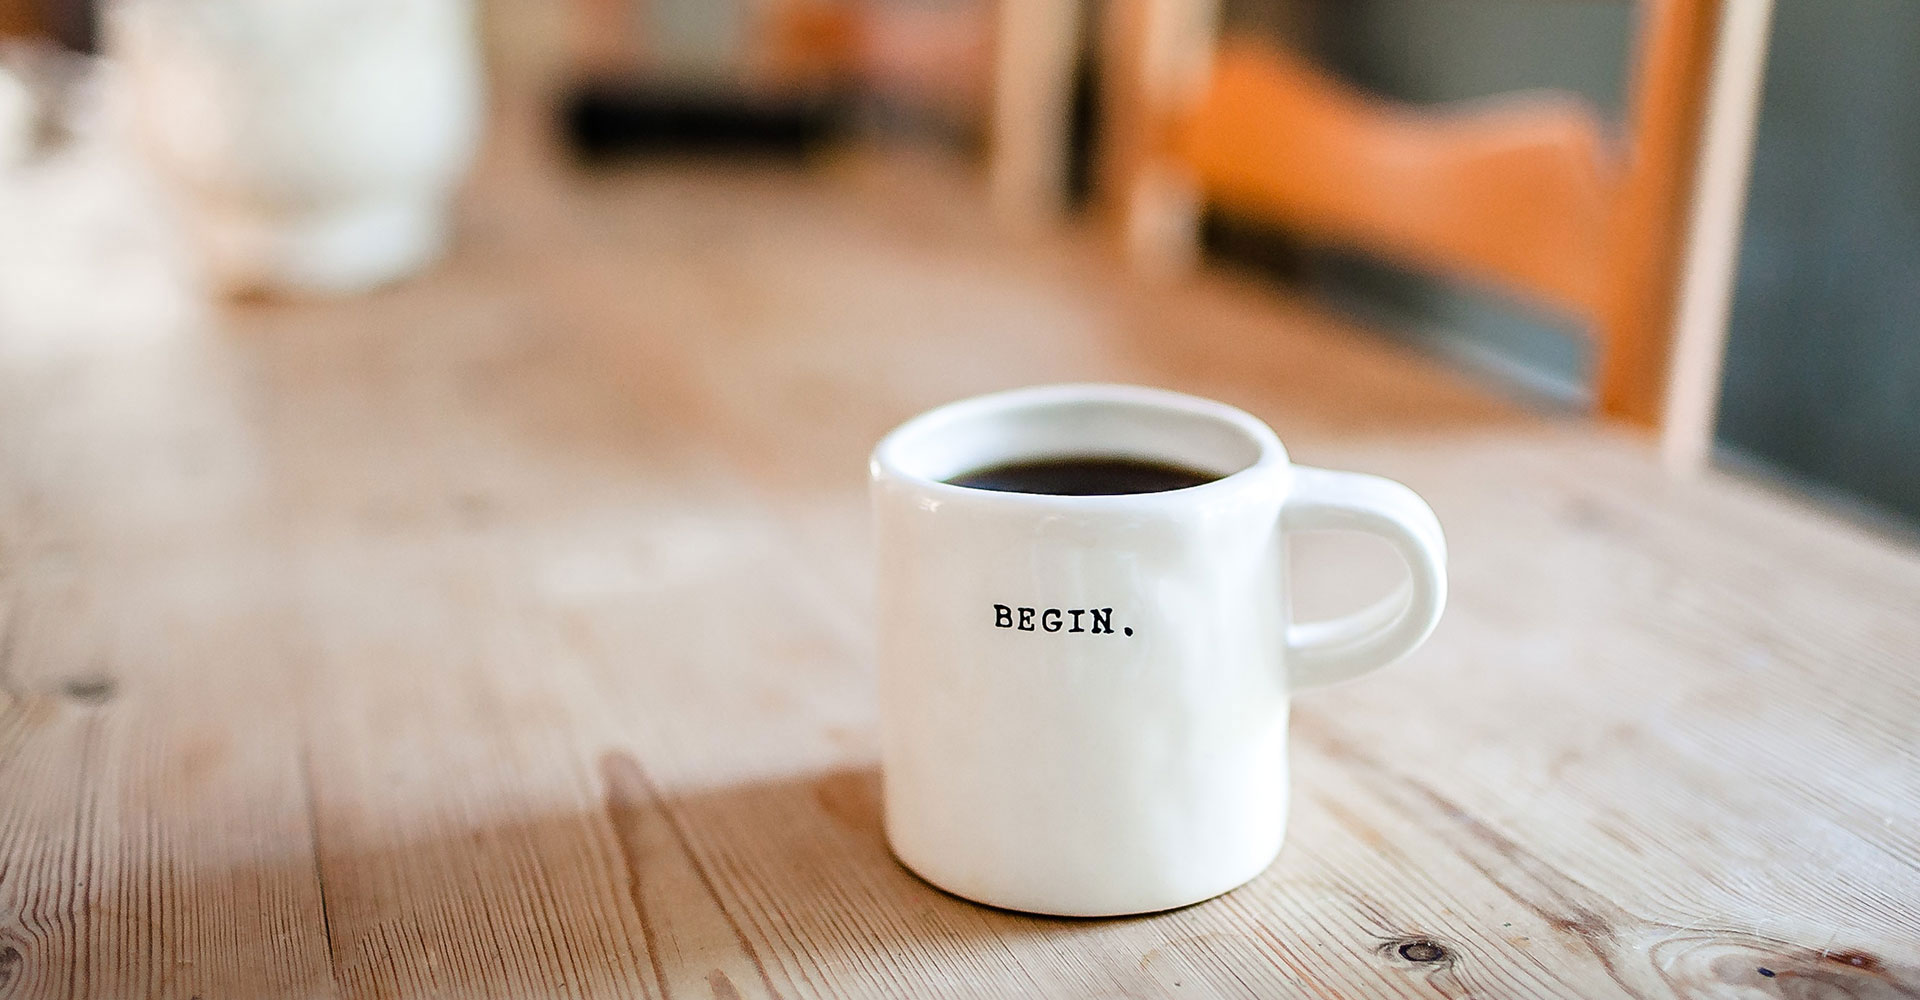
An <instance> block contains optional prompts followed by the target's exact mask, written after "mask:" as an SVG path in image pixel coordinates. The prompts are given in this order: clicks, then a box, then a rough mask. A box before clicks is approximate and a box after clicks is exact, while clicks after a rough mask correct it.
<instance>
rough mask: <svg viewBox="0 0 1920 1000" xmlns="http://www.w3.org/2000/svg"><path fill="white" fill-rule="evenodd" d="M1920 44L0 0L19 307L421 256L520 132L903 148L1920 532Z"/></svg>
mask: <svg viewBox="0 0 1920 1000" xmlns="http://www.w3.org/2000/svg"><path fill="white" fill-rule="evenodd" d="M1916 41H1920V5H1916V4H1914V3H1911V2H1909V0H1845V2H1839V3H1834V2H1827V0H1778V2H1777V3H1772V4H1762V3H1759V2H1757V0H1732V2H1731V3H1729V4H1727V5H1725V6H1724V8H1723V5H1720V4H1712V3H1705V2H1700V3H1685V2H1644V3H1632V2H1554V3H1540V2H1535V0H1343V2H1327V0H1224V2H1223V3H1220V4H1218V5H1215V4H1207V3H1184V4H1183V3H1176V2H1172V0H1126V2H1121V0H1105V2H1102V0H1090V2H1086V3H1060V2H1053V0H1048V2H1044V3H1033V4H1016V3H1005V4H1000V3H994V2H991V0H844V2H839V3H834V2H827V0H753V2H739V3H723V2H711V0H568V2H564V3H563V2H558V0H556V2H554V3H551V4H536V3H519V4H513V3H497V4H484V3H482V4H478V5H474V4H469V3H466V2H462V0H399V2H392V3H381V2H374V0H284V2H268V0H124V2H120V3H111V2H107V3H90V2H85V0H0V242H3V243H4V245H3V246H0V324H11V325H13V326H14V327H15V328H16V329H24V328H28V327H32V328H34V329H60V328H62V326H63V324H66V325H76V324H79V323H80V319H79V318H78V317H90V319H89V320H88V322H89V323H91V324H92V325H93V326H94V327H100V326H101V324H105V326H106V327H111V326H112V324H113V323H115V322H120V321H121V320H120V319H116V318H115V317H121V318H123V319H124V321H125V322H127V323H129V324H152V323H155V322H159V321H160V319H156V317H159V318H164V317H167V316H174V317H176V318H177V319H178V321H180V322H190V321H191V319H190V318H191V317H192V316H195V315H199V314H200V311H202V310H204V309H206V308H211V307H213V306H212V305H211V304H213V303H217V302H219V301H221V300H223V299H227V298H234V297H238V298H242V299H245V298H249V297H259V296H269V297H271V296H293V297H309V296H320V297H334V296H353V295H358V294H364V293H367V292H368V291H370V290H373V289H377V288H380V287H383V286H385V285H388V284H391V283H394V282H398V281H403V280H406V279H408V278H409V277H411V276H413V275H415V274H419V273H423V272H427V271H430V270H431V269H432V268H433V267H435V266H438V264H437V262H439V261H440V260H441V259H442V257H443V256H444V255H445V254H446V253H447V252H449V248H452V250H453V251H454V252H456V253H457V250H458V245H459V240H460V239H461V235H460V231H459V229H458V227H457V226H455V225H454V224H453V222H452V221H451V213H452V211H453V210H452V208H451V207H450V206H452V205H453V204H454V203H455V201H456V200H457V197H458V192H459V191H460V190H461V185H462V184H463V183H466V180H465V179H466V177H467V175H468V172H469V171H470V169H471V165H472V163H473V162H474V160H475V158H476V157H477V156H483V155H485V154H484V151H485V150H487V149H488V148H490V144H491V143H494V141H495V138H496V137H497V135H498V133H499V131H500V130H501V129H517V130H519V131H520V132H521V133H524V134H526V135H529V136H534V137H536V138H537V142H538V143H540V144H543V145H544V146H545V147H546V148H548V149H549V150H550V151H552V152H553V153H554V154H555V155H557V156H560V157H561V158H562V159H563V160H564V162H565V164H566V165H567V166H566V169H567V170H570V171H575V172H576V173H577V175H578V176H579V177H582V178H587V177H606V176H618V175H620V174H621V173H622V172H632V171H646V170H649V169H653V168H654V167H655V166H656V165H657V164H659V163H662V162H669V163H674V164H678V165H679V168H680V169H684V165H685V163H686V162H688V160H689V158H693V159H694V160H695V161H696V162H712V163H715V164H733V163H744V162H751V163H753V164H756V165H757V166H756V169H761V168H764V169H768V170H774V171H793V172H803V173H804V172H808V171H817V170H820V169H822V164H823V163H829V162H833V161H834V158H835V157H837V156H841V155H842V154H843V153H844V151H846V150H849V149H875V148H878V149H886V150H894V151H902V150H904V151H908V153H907V155H913V156H918V157H927V158H933V159H936V160H938V161H940V162H942V163H945V164H948V165H950V167H951V169H952V170H953V171H955V172H957V173H958V175H959V176H962V177H964V178H970V179H971V181H970V182H971V183H977V184H979V185H981V186H983V187H984V189H985V190H986V192H987V197H988V203H989V204H991V206H992V207H993V212H994V214H995V216H996V222H997V224H998V225H1000V226H1002V227H1003V230H1004V231H1005V232H1008V233H1012V234H1020V233H1034V232H1071V233H1075V234H1079V235H1080V236H1082V237H1084V239H1086V240H1088V241H1096V242H1102V243H1103V245H1111V246H1112V247H1113V249H1114V253H1115V256H1116V258H1117V259H1122V260H1125V261H1128V262H1129V263H1127V264H1126V265H1125V267H1126V270H1123V271H1119V272H1116V273H1119V274H1123V275H1130V276H1131V277H1127V278H1125V279H1123V280H1126V281H1129V282H1132V281H1139V282H1151V281H1159V280H1168V279H1167V278H1166V277H1165V274H1166V273H1167V272H1169V271H1173V272H1177V271H1179V270H1180V269H1182V268H1190V267H1191V266H1193V262H1194V253H1193V250H1194V248H1196V247H1197V248H1198V251H1199V257H1198V259H1199V260H1200V261H1201V262H1202V266H1204V267H1208V268H1214V269H1219V268H1227V269H1237V270H1239V271H1242V272H1244V273H1247V274H1251V275H1257V276H1258V279H1257V280H1259V281H1261V282H1271V283H1272V287H1273V288H1274V289H1275V290H1276V294H1286V295H1301V294H1304V295H1307V296H1311V297H1312V298H1314V299H1316V300H1318V301H1320V302H1322V303H1324V304H1325V305H1326V306H1327V307H1328V308H1330V309H1333V310H1336V311H1338V312H1340V313H1341V314H1343V315H1347V316H1351V317H1354V318H1356V319H1357V320H1359V321H1362V322H1364V324H1365V326H1366V328H1368V329H1370V330H1374V331H1377V332H1379V333H1380V334H1381V335H1383V336H1387V337H1392V338H1398V339H1400V340H1402V341H1404V342H1405V343H1408V344H1413V345H1417V346H1418V348H1419V349H1420V350H1422V351H1426V352H1429V353H1431V354H1433V355H1435V356H1438V357H1440V358H1442V359H1444V360H1445V362H1446V363H1447V364H1449V365H1452V366H1455V367H1457V368H1458V369H1459V370H1460V371H1463V372H1469V373H1472V374H1473V376H1474V377H1475V378H1478V379H1480V380H1482V381H1483V383H1484V384H1485V385H1487V386H1489V387H1491V389H1492V391H1494V392H1496V393H1499V394H1502V395H1505V396H1508V397H1510V398H1512V399H1516V400H1520V401H1523V402H1524V403H1525V404H1526V405H1531V406H1536V407H1541V408H1546V409H1549V410H1556V409H1557V410H1564V411H1568V412H1575V413H1578V412H1584V411H1589V410H1591V411H1594V412H1595V413H1597V414H1598V415H1599V416H1600V417H1601V418H1603V419H1607V420H1610V421H1612V422H1614V423H1616V424H1618V425H1620V426H1623V427H1629V428H1639V429H1642V430H1644V431H1647V432H1650V433H1656V434H1659V435H1662V436H1663V440H1665V442H1666V447H1667V450H1668V454H1669V459H1670V461H1671V462H1672V463H1673V464H1674V466H1675V468H1676V469H1677V470H1680V471H1682V472H1685V471H1686V470H1688V469H1691V468H1697V467H1698V466H1699V465H1701V464H1703V463H1705V462H1707V461H1709V460H1711V461H1714V462H1718V463H1720V464H1722V465H1724V466H1729V467H1735V468H1740V469H1745V470H1750V471H1753V472H1756V473H1758V474H1760V475H1762V476H1764V477H1767V478H1769V479H1771V480H1774V481H1777V482H1780V483H1785V484H1788V485H1789V487H1790V488H1792V489H1795V490H1799V491H1803V492H1804V493H1805V494H1806V495H1810V496H1816V497H1818V498H1820V499H1821V501H1822V502H1824V503H1828V504H1830V505H1832V506H1833V507H1834V508H1836V509H1841V510H1845V511H1847V512H1849V513H1850V514H1852V515H1853V516H1856V517H1860V518H1863V519H1865V520H1868V521H1870V522H1872V523H1874V524H1876V525H1880V526H1883V527H1886V528H1888V529H1890V530H1893V531H1896V532H1900V533H1908V532H1911V531H1912V530H1913V527H1914V525H1916V524H1920V338H1916V337H1915V335H1914V332H1913V322H1914V321H1913V318H1912V314H1913V312H1914V308H1915V306H1916V304H1920V121H1916V119H1915V117H1914V116H1913V115H1912V114H1911V113H1910V108H1911V106H1912V104H1913V99H1914V97H1915V96H1916V95H1917V94H1920V61H1916V60H1915V59H1914V58H1913V52H1914V48H1915V43H1916ZM1217 52H1227V53H1230V54H1232V53H1237V54H1238V55H1230V57H1229V58H1227V59H1223V60H1220V61H1218V62H1216V61H1214V59H1213V56H1214V54H1215V53H1217ZM1241 56H1244V57H1245V58H1244V59H1241V58H1240V57H1241ZM1236 60H1238V61H1236ZM1297 168H1303V169H1297ZM716 169H718V168H716ZM1330 177H1331V178H1332V179H1331V180H1330V179H1329V178H1330ZM1435 178H1437V180H1433V181H1432V184H1431V190H1428V187H1429V180H1430V179H1435ZM1749 178H1750V180H1749ZM1330 188H1331V189H1330ZM497 190H508V189H507V188H505V187H501V188H499V189H497ZM895 194H896V195H897V196H898V197H900V198H901V199H903V200H911V199H912V198H913V197H915V196H916V195H917V194H919V192H916V191H914V190H908V189H902V190H898V191H896V192H895ZM69 319H71V320H72V322H71V323H69V322H68V320H69Z"/></svg>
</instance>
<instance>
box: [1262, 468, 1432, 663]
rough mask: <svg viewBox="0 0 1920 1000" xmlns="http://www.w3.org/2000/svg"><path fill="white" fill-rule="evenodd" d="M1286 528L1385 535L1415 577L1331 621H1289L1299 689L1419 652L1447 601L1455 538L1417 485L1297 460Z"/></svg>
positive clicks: (1283, 519) (1290, 657) (1283, 515)
mask: <svg viewBox="0 0 1920 1000" xmlns="http://www.w3.org/2000/svg"><path fill="white" fill-rule="evenodd" d="M1280 529H1281V531H1282V532H1285V533H1292V532H1295V531H1362V532H1365V533H1367V534H1370V535H1374V536H1377V537H1379V538H1384V539H1386V540H1387V542H1388V543H1389V544H1391V545H1392V546H1393V547H1394V550H1395V551H1397V552H1399V553H1400V557H1401V558H1402V559H1405V560H1406V561H1407V569H1409V570H1411V571H1412V574H1413V579H1412V581H1411V583H1410V584H1408V583H1402V584H1401V585H1400V588H1399V590H1397V591H1396V592H1395V593H1393V594H1390V595H1388V596H1387V597H1386V598H1385V599H1383V600H1381V601H1379V602H1378V603H1376V604H1374V605H1373V606H1372V607H1369V608H1365V609H1363V610H1360V611H1356V612H1353V613H1352V614H1348V615H1343V616H1341V617H1339V618H1334V619H1332V620H1330V621H1323V622H1307V623H1305V624H1296V625H1289V626H1288V627H1287V670H1288V676H1289V680H1288V687H1290V688H1291V689H1293V690H1295V691H1298V690H1302V689H1304V688H1312V687H1319V686H1321V685H1323V684H1333V683H1336V682H1338V681H1344V680H1350V679H1352V678H1354V677H1358V676H1360V675H1361V674H1364V673H1367V672H1368V671H1371V670H1376V669H1378V668H1380V667H1384V666H1386V665H1387V664H1389V663H1392V662H1394V661H1396V660H1398V659H1400V658H1401V657H1403V656H1405V655H1407V654H1408V653H1411V652H1413V651H1414V650H1415V649H1416V648H1418V647H1419V645H1420V644H1421V643H1422V642H1425V641H1426V638H1427V636H1428V635H1429V634H1430V633H1432V632H1433V627H1434V626H1435V625H1437V624H1439V622H1440V611H1441V609H1442V608H1444V607H1446V603H1447V540H1446V537H1445V536H1444V535H1442V534H1441V533H1440V521H1439V519H1438V518H1435V517H1434V516H1433V508H1431V507H1429V506H1427V502H1426V501H1425V500H1422V499H1420V497H1419V495H1418V494H1416V493H1414V492H1413V491H1412V490H1410V489H1408V488H1406V487H1405V486H1402V485H1400V484H1399V483H1396V482H1394V481H1393V480H1391V479H1383V478H1381V477H1379V476H1369V475H1365V474H1363V473H1358V472H1335V471H1333V470H1331V469H1314V468H1309V467H1307V466H1300V465H1296V466H1294V468H1293V489H1292V491H1291V492H1290V493H1289V494H1288V496H1287V501H1286V504H1285V505H1284V506H1283V507H1282V508H1281V510H1280Z"/></svg>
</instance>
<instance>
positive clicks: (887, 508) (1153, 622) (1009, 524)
mask: <svg viewBox="0 0 1920 1000" xmlns="http://www.w3.org/2000/svg"><path fill="white" fill-rule="evenodd" d="M1081 456H1088V457H1109V458H1114V457H1119V458H1133V459H1142V460H1148V461H1155V462H1161V463H1171V464H1177V465H1183V466H1190V467H1196V468H1200V469H1205V470H1208V471H1211V472H1214V473H1218V474H1219V478H1217V479H1213V480H1211V481H1209V482H1205V483H1202V484H1200V485H1197V486H1190V487H1186V488H1182V489H1172V490H1166V491H1162V492H1152V493H1135V494H1124V495H1104V496H1060V495H1049V494H1037V493H1016V492H999V491H993V490H984V489H974V488H970V487H966V486H959V485H954V484H952V483H949V482H948V481H947V480H950V479H953V478H955V477H956V476H960V475H962V474H965V473H968V472H971V471H974V470H977V469H980V468H983V467H988V466H994V465H999V464H1004V463H1009V462H1018V461H1028V460H1035V459H1045V458H1068V457H1081ZM870 473H871V491H872V502H873V510H874V518H875V528H876V542H877V553H878V567H877V569H878V579H877V587H876V594H877V605H878V606H877V611H878V622H879V626H878V629H879V635H878V675H879V685H880V704H881V713H882V756H881V760H882V775H883V777H882V783H883V789H884V800H885V817H886V832H887V839H888V842H889V843H890V844H891V846H892V848H893V851H894V853H895V854H896V855H897V856H898V857H899V858H900V860H901V861H902V862H903V863H905V864H906V866H907V867H908V868H910V869H912V870H913V871H914V872H916V873H918V874H919V875H920V876H921V877H923V878H925V879H926V880H927V881H929V882H931V883H933V884H934V885H937V886H939V887H941V888H943V889H946V890H948V891H950V892H952V893H954V894H956V895H959V896H963V897H966V898H968V899H972V900H976V901H978V902H982V903H988V904H992V905H995V906H1001V907H1006V908H1008V909H1015V910H1025V911H1029V912H1035V913H1047V914H1057V915H1066V916H1113V915H1120V914H1129V913H1144V912H1150V911H1155V910H1164V909H1169V908H1172V907H1177V906H1184V905H1186V904H1189V903H1194V902H1198V901H1200V900H1203V899H1207V898H1209V897H1212V896H1215V895H1218V894H1220V893H1222V892H1225V891H1227V890H1229V889H1232V888H1234V887H1236V886H1238V885H1240V884H1242V883H1244V882H1246V881H1247V880H1249V879H1251V878H1253V877H1254V876H1255V875H1258V874H1259V873H1260V872H1261V871H1262V870H1264V869H1265V868H1266V867H1267V866H1268V865H1269V864H1270V863H1271V862H1272V861H1273V859H1274V857H1275V856H1276V855H1277V854H1278V853H1279V850H1280V845H1281V841H1282V838H1283V836H1284V833H1285V829H1286V815H1287V756H1286V735H1287V705H1288V698H1289V696H1290V695H1291V694H1292V693H1293V692H1296V691H1299V690H1301V689H1303V688H1309V687H1314V686H1317V685H1322V684H1327V683H1331V682H1334V681H1339V680H1344V679H1346V678H1350V677H1355V676H1358V675H1359V674H1362V673H1365V672H1367V671H1370V670H1373V669H1376V668H1378V667H1382V666H1385V665H1387V664H1389V663H1392V662H1393V661H1395V660H1398V659H1399V658H1401V657H1403V656H1405V655H1406V654H1407V653H1409V652H1412V651H1413V650H1414V649H1415V648H1416V647H1418V646H1419V645H1420V644H1421V643H1422V642H1423V641H1425V639H1426V637H1427V635H1428V634H1429V633H1430V632H1431V631H1432V630H1433V627H1434V625H1435V624H1436V623H1437V622H1438V621H1439V618H1440V612H1441V608H1442V607H1443V605H1444V604H1445V602H1446V542H1445V540H1444V538H1443V537H1442V535H1441V531H1440V525H1439V522H1438V521H1437V520H1436V519H1435V518H1434V516H1433V511H1432V510H1431V509H1430V508H1429V507H1428V506H1427V504H1426V503H1425V502H1424V501H1422V500H1421V499H1420V498H1419V497H1418V496H1417V495H1415V494H1414V493H1413V491H1411V490H1409V489H1407V488H1406V487H1405V486H1402V485H1400V484H1399V483H1396V482H1392V481H1390V480H1386V479H1381V478H1379V477H1376V476H1368V475H1362V474H1359V473H1352V472H1334V471H1328V470H1324V469H1314V468H1308V467H1305V466H1297V465H1293V464H1291V463H1290V462H1289V461H1288V459H1287V454H1286V451H1285V449H1284V448H1282V446H1281V444H1280V440H1279V438H1277V437H1276V436H1275V435H1274V433H1273V431H1272V430H1271V429H1269V428H1268V427H1267V426H1266V425H1265V424H1263V423H1261V422H1260V421H1259V420H1257V419H1255V418H1254V417H1252V416H1251V415H1249V414H1247V413H1245V412H1242V411H1240V410H1238V409H1235V408H1233V407H1230V406H1226V405H1224V404H1221V403H1216V402H1212V401H1209V400H1204V399H1198V398H1195V397H1192V396H1185V395H1181V394H1178V393H1173V392H1167V391H1162V390H1156V389H1147V388H1141V387H1135V386H1122V385H1056V386H1042V387H1037V388H1030V389H1018V390H1013V391H1010V392H1002V393H997V394H994V395H989V396H982V397H979V398H975V399H970V400H966V401H963V402H959V403H954V404H951V405H948V406H943V407H940V408H938V409H935V410H932V411H930V412H928V413H925V414H923V415H921V416H919V417H916V418H914V419H913V420H910V421H908V422H907V423H906V424H904V425H902V426H901V427H899V428H898V429H896V430H894V431H893V432H892V433H891V434H889V435H888V436H887V437H886V438H885V439H884V440H882V441H881V442H880V444H879V446H878V447H877V448H876V449H875V450H874V452H873V456H872V460H871V463H870ZM1326 529H1336V530H1351V531H1360V532H1366V533H1370V534H1374V535H1377V536H1379V537H1381V538H1383V539H1385V540H1386V541H1387V542H1388V543H1389V544H1391V545H1392V546H1393V547H1394V549H1395V550H1396V551H1398V552H1399V553H1400V555H1401V556H1402V557H1403V558H1404V559H1405V561H1406V563H1407V566H1408V567H1409V568H1410V570H1411V571H1412V572H1411V581H1410V584H1409V585H1405V586H1402V587H1401V588H1400V590H1399V592H1397V593H1395V594H1393V595H1390V596H1389V597H1387V598H1386V599H1385V600H1383V601H1381V602H1380V603H1378V604H1376V605H1374V606H1373V607H1370V608H1367V609H1365V610H1362V611H1358V612H1355V613H1353V614H1351V615H1348V616H1346V617H1343V618H1338V619H1335V620H1333V621H1328V622H1316V623H1309V624H1292V623H1290V622H1289V621H1288V607H1289V604H1288V599H1287V598H1288V573H1287V562H1286V544H1285V541H1286V536H1287V535H1288V533H1290V532H1294V531H1312V530H1326Z"/></svg>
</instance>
